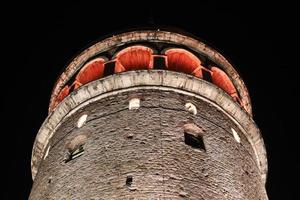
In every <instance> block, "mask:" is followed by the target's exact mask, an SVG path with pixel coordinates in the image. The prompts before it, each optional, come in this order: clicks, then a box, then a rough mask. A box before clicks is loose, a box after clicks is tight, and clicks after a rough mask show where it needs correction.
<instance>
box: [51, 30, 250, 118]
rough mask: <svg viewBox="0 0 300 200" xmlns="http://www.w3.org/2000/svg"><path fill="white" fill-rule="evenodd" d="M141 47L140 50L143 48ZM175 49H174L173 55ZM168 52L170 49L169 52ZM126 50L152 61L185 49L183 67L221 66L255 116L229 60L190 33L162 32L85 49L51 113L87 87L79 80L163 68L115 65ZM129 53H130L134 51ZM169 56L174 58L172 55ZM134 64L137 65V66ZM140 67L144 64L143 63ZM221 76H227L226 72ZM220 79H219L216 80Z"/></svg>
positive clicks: (61, 84)
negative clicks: (73, 94)
mask: <svg viewBox="0 0 300 200" xmlns="http://www.w3.org/2000/svg"><path fill="white" fill-rule="evenodd" d="M129 46H134V48H135V49H132V48H131V49H128V48H127V49H126V47H129ZM138 47H140V49H139V48H138ZM172 48H173V49H174V50H173V52H172ZM168 49H170V50H169V51H168ZM126 50H127V52H128V51H131V52H133V53H137V54H139V53H140V54H141V55H142V56H146V57H147V55H145V53H146V54H149V56H150V57H152V58H153V57H164V56H168V55H166V53H169V54H173V55H176V52H174V51H176V50H179V51H181V52H177V54H181V55H182V54H184V53H185V52H183V51H182V50H187V51H188V52H187V53H186V57H189V58H187V59H185V58H184V57H182V56H181V57H182V59H183V60H182V62H186V64H183V65H184V66H188V65H193V64H192V63H193V62H194V63H195V65H197V64H196V63H197V62H199V61H200V63H199V65H200V66H201V68H202V69H204V70H205V69H208V71H211V70H210V69H211V68H212V67H218V68H219V69H221V70H222V71H224V72H225V73H224V75H227V76H228V77H226V78H227V79H228V80H229V81H230V82H231V83H229V82H228V83H224V87H225V88H226V87H227V89H228V91H227V92H228V93H230V92H231V93H236V94H234V95H236V97H235V98H236V99H237V100H238V101H239V104H240V105H241V106H242V107H243V109H244V110H245V111H246V112H247V113H248V114H249V115H250V116H252V106H251V100H250V97H249V93H248V90H247V88H246V86H245V84H244V82H243V80H242V78H241V77H240V76H239V74H238V73H237V71H236V70H235V69H234V67H233V66H232V65H231V64H230V63H229V62H228V61H227V60H226V58H225V57H223V56H222V55H221V54H220V53H219V52H217V51H216V50H214V49H213V48H211V47H209V46H207V45H206V44H204V43H203V42H201V41H199V40H198V39H196V38H194V37H191V36H187V34H186V33H184V34H182V33H178V32H170V31H167V30H162V29H156V30H139V31H131V32H125V33H121V34H118V35H112V36H111V37H108V38H106V39H104V40H101V41H99V42H97V43H96V44H94V45H92V46H90V47H88V48H87V49H85V50H84V51H83V52H81V53H80V54H79V55H78V56H77V57H75V58H74V59H73V60H72V61H71V62H70V63H69V64H68V65H67V67H66V68H65V70H64V71H63V72H62V74H61V75H60V76H59V78H58V79H57V81H56V83H55V85H54V88H53V91H52V94H51V98H50V105H49V113H50V112H52V111H53V110H54V109H55V107H56V105H57V104H58V103H59V102H60V101H62V99H63V98H64V96H66V95H67V94H69V93H71V92H72V91H73V90H74V89H77V88H78V87H79V86H81V85H82V84H83V83H80V81H78V79H84V80H82V81H81V82H84V84H85V83H88V82H90V81H91V80H94V79H98V78H102V77H105V76H108V75H112V74H114V73H119V72H123V71H128V70H143V69H148V70H155V69H159V68H156V67H157V66H153V60H152V61H151V62H152V63H150V65H152V66H150V65H149V66H147V67H146V68H145V67H143V66H140V67H139V66H138V65H137V66H136V67H133V68H132V69H129V68H128V69H124V70H122V69H120V65H115V63H114V62H116V61H118V55H120V54H122V53H123V54H125V52H126ZM191 52H192V53H191ZM128 53H129V54H130V52H128ZM125 57H126V55H124V56H123V58H124V59H126V58H125ZM169 57H172V55H169ZM196 57H197V58H198V59H197V58H196ZM188 59H190V60H191V61H188ZM198 60H199V61H198ZM137 62H140V61H137ZM142 62H143V61H142ZM145 62H146V61H145ZM149 62H150V61H149ZM166 62H168V61H166ZM189 62H192V63H189ZM119 63H120V62H119ZM132 64H133V65H134V64H135V63H132ZM100 65H103V67H101V68H102V69H98V70H100V71H98V72H96V73H98V76H97V77H91V76H92V75H91V73H94V70H95V68H97V66H100ZM140 65H143V64H142V63H140ZM118 67H119V68H118ZM197 67H198V66H195V69H194V68H191V69H180V68H179V67H175V68H174V69H171V68H168V66H167V70H172V71H178V72H183V73H187V74H191V75H194V76H197V74H196V73H195V72H193V71H191V70H196V68H197ZM183 68H188V67H183ZM213 69H215V68H213ZM217 73H218V72H215V74H217ZM221 73H222V72H221ZM99 74H100V75H99ZM220 76H223V73H222V74H221V75H220ZM197 77H198V78H202V77H199V75H198V76H197ZM213 78H215V77H213ZM216 79H219V78H218V77H216ZM216 81H218V80H216ZM230 84H232V86H229V85H230ZM66 86H67V87H66ZM230 87H232V88H230ZM221 88H222V87H221ZM225 88H222V89H225ZM225 90H226V89H225ZM229 90H231V91H229ZM234 90H235V91H234ZM230 95H231V94H230Z"/></svg>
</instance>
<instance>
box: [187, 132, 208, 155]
mask: <svg viewBox="0 0 300 200" xmlns="http://www.w3.org/2000/svg"><path fill="white" fill-rule="evenodd" d="M184 142H185V144H187V145H189V146H191V147H193V148H196V149H202V150H204V151H205V150H206V149H205V145H204V142H203V138H202V137H201V136H194V135H192V134H190V133H187V132H185V133H184Z"/></svg>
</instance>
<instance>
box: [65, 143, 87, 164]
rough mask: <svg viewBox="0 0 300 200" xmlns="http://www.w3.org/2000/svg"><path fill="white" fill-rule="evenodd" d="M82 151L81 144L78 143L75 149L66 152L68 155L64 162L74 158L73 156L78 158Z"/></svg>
mask: <svg viewBox="0 0 300 200" xmlns="http://www.w3.org/2000/svg"><path fill="white" fill-rule="evenodd" d="M83 153H84V148H83V145H80V146H79V147H78V148H77V149H75V150H74V151H73V152H68V156H67V158H66V160H65V162H66V163H67V162H69V161H71V160H74V159H75V158H78V157H79V156H81V155H82V154H83Z"/></svg>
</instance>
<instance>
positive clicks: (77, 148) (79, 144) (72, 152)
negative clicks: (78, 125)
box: [65, 134, 87, 163]
mask: <svg viewBox="0 0 300 200" xmlns="http://www.w3.org/2000/svg"><path fill="white" fill-rule="evenodd" d="M86 140H87V136H86V135H85V134H80V135H77V136H76V137H74V138H73V139H71V140H69V141H68V142H67V144H66V148H67V156H66V158H65V162H66V163H67V162H69V161H71V160H74V159H75V158H78V157H79V156H81V155H82V154H83V153H84V145H85V143H86Z"/></svg>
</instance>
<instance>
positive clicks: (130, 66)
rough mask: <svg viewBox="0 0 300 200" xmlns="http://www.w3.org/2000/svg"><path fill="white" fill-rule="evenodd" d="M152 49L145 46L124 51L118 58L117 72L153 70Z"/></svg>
mask: <svg viewBox="0 0 300 200" xmlns="http://www.w3.org/2000/svg"><path fill="white" fill-rule="evenodd" d="M152 53H153V51H152V49H150V48H148V47H144V46H132V47H128V48H125V49H123V50H122V51H120V52H119V53H118V54H117V56H116V66H115V72H116V73H118V72H123V71H129V70H139V69H152V68H153V58H152Z"/></svg>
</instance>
